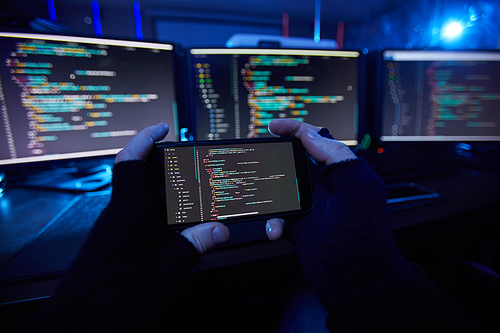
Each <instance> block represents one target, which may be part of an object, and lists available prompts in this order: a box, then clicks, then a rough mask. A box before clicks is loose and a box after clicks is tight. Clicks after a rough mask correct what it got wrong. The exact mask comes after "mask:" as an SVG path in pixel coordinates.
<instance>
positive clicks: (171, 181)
mask: <svg viewBox="0 0 500 333" xmlns="http://www.w3.org/2000/svg"><path fill="white" fill-rule="evenodd" d="M149 160H150V162H151V164H152V165H153V170H154V173H155V175H156V177H157V178H158V179H159V180H160V181H159V182H158V184H159V187H160V188H159V190H160V192H161V193H162V194H163V196H164V202H165V209H166V211H167V214H166V215H167V224H168V225H169V226H172V227H187V226H189V225H192V224H197V223H204V222H209V221H219V222H223V223H233V222H242V221H249V220H261V219H269V218H272V217H282V216H286V215H291V214H302V213H306V212H308V211H310V210H311V209H312V207H313V195H312V188H311V179H310V174H309V163H308V154H307V152H306V150H305V148H304V147H303V146H302V143H301V142H300V140H298V139H296V138H255V139H237V140H227V141H225V140H224V141H223V140H220V141H219V140H218V141H191V142H166V143H165V142H163V143H156V144H155V146H154V148H153V151H152V152H151V154H150V156H149Z"/></svg>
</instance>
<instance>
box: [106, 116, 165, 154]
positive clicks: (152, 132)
mask: <svg viewBox="0 0 500 333" xmlns="http://www.w3.org/2000/svg"><path fill="white" fill-rule="evenodd" d="M167 134H168V125H167V124H165V123H159V124H158V125H154V126H149V127H147V128H145V129H143V130H142V131H140V132H139V133H137V135H136V136H134V137H133V138H132V139H131V140H130V141H129V143H127V145H126V146H125V147H124V148H123V149H122V150H121V151H120V152H119V153H118V154H116V157H115V163H119V162H123V161H133V160H145V159H146V157H147V156H148V154H149V153H150V152H151V149H153V145H154V143H155V142H157V141H161V140H163V139H164V138H165V137H166V136H167Z"/></svg>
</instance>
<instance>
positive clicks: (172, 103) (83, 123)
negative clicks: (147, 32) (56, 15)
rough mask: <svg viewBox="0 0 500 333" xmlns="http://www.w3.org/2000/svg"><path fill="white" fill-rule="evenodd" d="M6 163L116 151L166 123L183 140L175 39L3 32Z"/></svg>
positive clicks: (2, 164)
mask: <svg viewBox="0 0 500 333" xmlns="http://www.w3.org/2000/svg"><path fill="white" fill-rule="evenodd" d="M0 59H1V65H0V89H1V91H0V107H1V110H0V114H1V116H0V118H1V122H2V126H0V138H1V139H0V169H2V168H8V166H18V165H19V164H28V163H32V162H44V161H56V160H65V159H74V158H82V157H95V156H105V155H113V154H115V153H117V152H118V151H119V150H120V149H121V148H122V147H123V146H124V145H125V144H126V143H127V142H128V141H130V139H131V138H132V137H133V136H134V135H135V134H136V133H137V132H139V131H140V130H142V129H143V128H145V127H147V126H150V125H154V124H157V123H159V122H166V123H168V124H169V125H170V133H169V134H168V137H167V139H168V140H174V141H175V140H178V130H177V115H176V113H177V106H176V100H177V97H176V86H175V77H174V71H175V63H174V62H175V56H174V45H172V44H165V43H164V44H161V43H147V42H136V41H123V40H111V39H97V38H81V37H71V36H59V35H42V34H32V33H8V32H2V33H0Z"/></svg>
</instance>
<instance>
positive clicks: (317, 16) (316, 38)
mask: <svg viewBox="0 0 500 333" xmlns="http://www.w3.org/2000/svg"><path fill="white" fill-rule="evenodd" d="M320 23H321V0H316V7H315V13H314V42H315V43H319V41H320Z"/></svg>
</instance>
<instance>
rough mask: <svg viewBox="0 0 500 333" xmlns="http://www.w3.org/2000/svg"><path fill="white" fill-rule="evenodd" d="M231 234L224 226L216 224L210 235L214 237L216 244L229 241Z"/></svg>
mask: <svg viewBox="0 0 500 333" xmlns="http://www.w3.org/2000/svg"><path fill="white" fill-rule="evenodd" d="M230 236H231V233H230V232H229V229H228V228H227V227H226V226H225V225H222V226H216V227H215V228H214V229H213V230H212V237H213V238H214V241H215V243H216V244H217V245H222V244H225V243H227V242H228V241H229V238H230Z"/></svg>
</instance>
